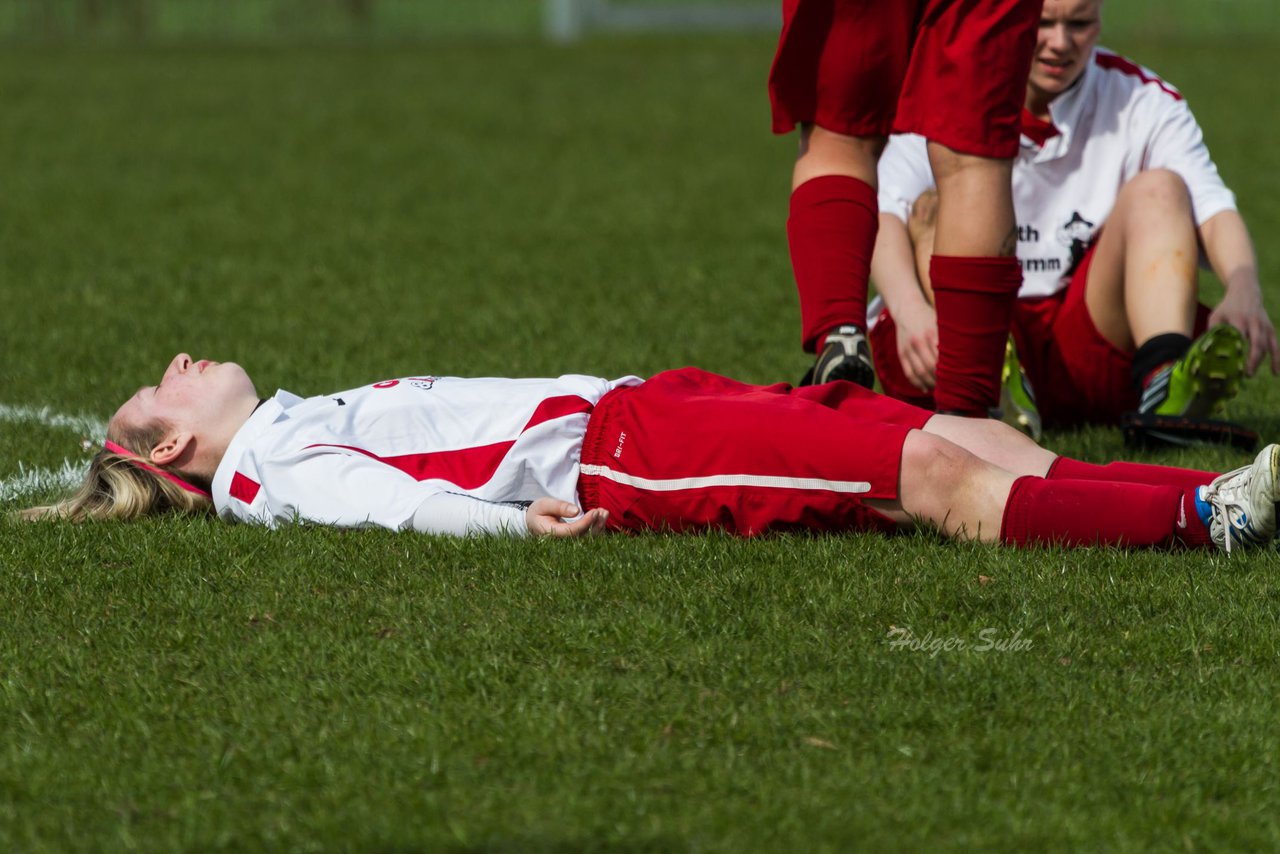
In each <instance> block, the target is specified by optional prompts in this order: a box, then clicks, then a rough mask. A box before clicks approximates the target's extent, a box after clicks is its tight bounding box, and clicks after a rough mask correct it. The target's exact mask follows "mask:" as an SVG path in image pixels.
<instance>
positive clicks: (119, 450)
mask: <svg viewBox="0 0 1280 854" xmlns="http://www.w3.org/2000/svg"><path fill="white" fill-rule="evenodd" d="M102 447H103V448H104V449H106V450H108V451H110V452H111V453H113V454H119V455H120V456H122V457H128V458H129V462H131V463H133V464H134V465H135V466H137V467H138V468H140V469H146V470H147V471H149V472H152V473H154V474H158V475H160V476H161V477H162V478H164V479H165V480H167V481H170V482H172V483H175V484H177V485H178V486H180V487H182V488H183V489H185V490H186V491H187V492H194V493H195V494H196V495H203V496H204V497H205V498H213V496H212V495H210V494H209V493H207V492H205V491H204V490H203V489H201V488H200V487H198V486H193V485H192V484H190V483H187V482H186V481H185V480H183V479H182V478H180V477H178V476H177V475H176V474H171V473H169V472H167V471H165V470H164V469H158V468H156V467H155V466H153V465H151V464H150V463H147V462H143V460H142V458H141V457H139V456H138V455H137V454H135V453H134V452H133V451H131V450H129V449H128V448H126V447H124V446H123V445H117V444H116V443H115V442H113V441H111V440H110V439H107V440H106V441H105V442H103V443H102Z"/></svg>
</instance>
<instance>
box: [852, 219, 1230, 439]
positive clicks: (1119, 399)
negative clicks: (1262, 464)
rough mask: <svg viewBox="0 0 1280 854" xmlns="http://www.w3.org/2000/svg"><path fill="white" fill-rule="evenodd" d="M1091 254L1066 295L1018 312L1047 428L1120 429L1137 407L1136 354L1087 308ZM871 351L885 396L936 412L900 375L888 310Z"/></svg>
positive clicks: (1204, 315) (1016, 334)
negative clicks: (1109, 333)
mask: <svg viewBox="0 0 1280 854" xmlns="http://www.w3.org/2000/svg"><path fill="white" fill-rule="evenodd" d="M1094 245H1095V247H1096V245H1097V244H1094ZM1093 253H1094V249H1093V248H1090V249H1089V251H1088V252H1087V253H1086V254H1085V256H1084V258H1083V259H1082V260H1081V261H1080V264H1079V265H1078V266H1077V267H1076V269H1075V272H1074V273H1072V275H1071V282H1070V283H1069V284H1068V285H1067V287H1066V289H1065V290H1062V291H1059V292H1058V293H1056V294H1054V295H1053V296H1049V297H1037V298H1035V299H1020V300H1018V302H1017V304H1016V306H1015V308H1014V315H1013V340H1014V344H1015V345H1016V346H1017V348H1018V358H1019V359H1020V360H1021V362H1022V367H1023V370H1025V371H1026V373H1027V379H1028V380H1030V382H1031V388H1032V389H1033V390H1034V391H1035V396H1036V407H1037V408H1038V409H1039V410H1040V417H1041V419H1042V420H1043V422H1044V424H1045V426H1047V427H1049V426H1052V427H1070V426H1075V425H1079V424H1115V423H1116V421H1117V420H1118V419H1119V418H1120V416H1121V415H1122V414H1124V413H1125V412H1130V411H1132V410H1134V409H1137V408H1138V394H1137V392H1136V391H1134V389H1133V384H1132V379H1131V378H1130V369H1131V368H1132V367H1133V355H1134V354H1133V351H1125V350H1121V349H1119V348H1118V347H1116V346H1115V345H1114V344H1112V343H1111V342H1110V341H1108V340H1107V339H1106V338H1104V337H1103V336H1102V333H1101V332H1099V331H1098V328H1097V327H1096V326H1094V324H1093V318H1092V317H1090V316H1089V308H1088V306H1087V305H1085V301H1084V292H1085V286H1086V283H1087V282H1088V278H1089V266H1090V264H1091V262H1092V261H1093ZM1208 318H1209V309H1208V307H1207V306H1203V305H1202V306H1200V307H1199V309H1198V310H1197V313H1196V322H1195V329H1194V331H1193V333H1192V334H1193V335H1200V334H1202V333H1203V332H1204V330H1205V328H1206V327H1207V322H1208ZM871 353H872V356H873V358H874V360H875V365H876V374H877V375H878V376H879V378H880V385H881V387H882V388H883V389H884V392H885V394H888V395H891V396H893V397H895V398H898V399H899V400H904V401H908V402H910V403H912V404H914V405H916V406H923V407H926V408H931V407H932V405H933V399H932V397H931V396H929V395H923V394H922V393H921V392H920V390H919V389H917V388H916V387H915V386H913V385H912V384H911V382H910V381H909V380H908V379H907V377H906V374H905V373H904V372H903V370H902V363H901V362H900V361H899V360H898V346H897V336H896V334H895V331H894V324H893V318H892V317H890V316H889V313H888V312H887V311H885V312H881V314H880V317H879V318H878V319H877V320H876V325H875V328H874V329H873V330H872V331H871Z"/></svg>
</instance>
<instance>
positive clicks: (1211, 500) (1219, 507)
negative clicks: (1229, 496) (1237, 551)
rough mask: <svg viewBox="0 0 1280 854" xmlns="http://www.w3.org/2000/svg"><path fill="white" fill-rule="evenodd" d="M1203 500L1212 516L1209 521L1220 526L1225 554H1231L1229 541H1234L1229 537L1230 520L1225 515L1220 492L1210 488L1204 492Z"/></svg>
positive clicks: (1224, 504) (1224, 500)
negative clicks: (1215, 521)
mask: <svg viewBox="0 0 1280 854" xmlns="http://www.w3.org/2000/svg"><path fill="white" fill-rule="evenodd" d="M1204 500H1205V501H1206V502H1207V503H1208V505H1209V512H1210V513H1211V514H1212V515H1211V516H1210V520H1211V522H1212V520H1215V519H1216V520H1217V522H1218V524H1219V525H1221V526H1222V537H1223V539H1224V540H1225V541H1226V548H1227V554H1228V555H1230V554H1231V541H1232V540H1233V539H1235V538H1234V537H1232V536H1231V519H1230V517H1229V516H1228V515H1227V502H1226V499H1224V498H1223V497H1222V494H1221V492H1219V491H1218V490H1216V489H1213V488H1212V487H1210V488H1208V489H1206V490H1205V491H1204Z"/></svg>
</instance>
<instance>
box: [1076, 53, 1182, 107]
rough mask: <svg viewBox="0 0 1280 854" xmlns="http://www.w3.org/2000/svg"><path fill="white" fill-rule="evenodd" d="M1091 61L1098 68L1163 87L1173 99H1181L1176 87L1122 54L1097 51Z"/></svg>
mask: <svg viewBox="0 0 1280 854" xmlns="http://www.w3.org/2000/svg"><path fill="white" fill-rule="evenodd" d="M1093 61H1094V62H1096V63H1097V64H1098V67H1099V68H1106V69H1108V70H1110V71H1119V72H1120V73H1121V74H1128V75H1129V76H1130V77H1137V78H1138V79H1139V80H1141V81H1142V82H1143V83H1154V84H1156V85H1157V86H1159V87H1160V88H1161V89H1163V90H1164V92H1165V93H1166V94H1168V95H1169V96H1170V97H1172V98H1173V99H1174V100H1175V101H1181V100H1182V93H1181V92H1179V91H1178V90H1177V89H1174V88H1173V87H1172V86H1170V85H1169V84H1168V83H1165V82H1164V81H1163V80H1161V79H1160V78H1159V77H1156V76H1155V75H1154V74H1148V73H1147V72H1146V71H1144V70H1143V69H1142V66H1140V65H1137V64H1135V63H1133V62H1130V61H1129V60H1127V59H1125V58H1124V57H1123V56H1118V55H1116V54H1114V53H1098V54H1095V55H1094V60H1093Z"/></svg>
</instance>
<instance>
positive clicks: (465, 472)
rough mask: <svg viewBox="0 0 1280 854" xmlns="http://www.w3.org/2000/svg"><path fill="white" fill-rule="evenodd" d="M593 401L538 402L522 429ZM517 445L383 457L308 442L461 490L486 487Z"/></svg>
mask: <svg viewBox="0 0 1280 854" xmlns="http://www.w3.org/2000/svg"><path fill="white" fill-rule="evenodd" d="M591 408H592V404H591V402H590V401H587V400H585V399H583V398H581V397H578V396H577V395H576V394H568V395H563V396H561V397H549V398H547V399H546V400H544V401H542V402H541V403H539V404H538V408H537V409H535V410H534V411H533V415H532V416H530V418H529V421H528V422H527V423H526V424H525V425H524V428H523V429H521V431H520V432H521V433H524V432H525V431H527V430H530V429H532V428H534V427H537V426H538V425H539V424H543V423H545V422H547V421H551V420H553V419H555V418H563V417H565V416H566V415H576V414H578V413H580V412H590V411H591ZM514 444H515V440H514V439H512V440H510V441H506V442H495V443H493V444H492V445H479V446H477V447H474V448H458V449H457V450H453V451H432V452H429V453H425V454H401V455H400V456H395V457H381V456H378V455H377V454H375V453H373V452H372V451H366V450H365V449H364V448H357V447H354V446H352V445H328V444H317V445H308V446H307V448H342V449H343V450H347V451H354V452H356V453H357V454H363V455H364V456H366V457H369V458H371V459H375V460H377V461H378V462H380V463H385V464H386V465H389V466H391V467H392V468H394V469H399V470H400V471H402V472H404V473H405V474H407V475H409V477H411V478H413V479H414V480H419V481H421V480H447V481H448V482H449V483H452V484H453V485H454V486H456V487H458V488H459V489H475V488H476V487H478V486H483V485H484V484H486V483H488V482H489V481H490V480H491V479H492V478H493V474H494V472H496V471H497V470H498V466H500V465H502V459H503V457H505V456H506V455H507V452H508V451H510V450H511V446H512V445H514Z"/></svg>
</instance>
